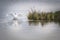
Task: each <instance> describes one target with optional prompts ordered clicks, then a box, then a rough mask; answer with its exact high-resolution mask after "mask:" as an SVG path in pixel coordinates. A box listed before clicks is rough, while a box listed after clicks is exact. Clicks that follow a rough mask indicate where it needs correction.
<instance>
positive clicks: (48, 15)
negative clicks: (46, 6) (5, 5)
mask: <svg viewBox="0 0 60 40" xmlns="http://www.w3.org/2000/svg"><path fill="white" fill-rule="evenodd" d="M27 17H28V20H33V21H39V20H48V21H49V20H54V21H60V11H55V12H37V11H36V10H34V11H32V12H30V11H29V14H28V16H27Z"/></svg>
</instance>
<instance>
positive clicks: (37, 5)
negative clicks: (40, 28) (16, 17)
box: [0, 0, 60, 18]
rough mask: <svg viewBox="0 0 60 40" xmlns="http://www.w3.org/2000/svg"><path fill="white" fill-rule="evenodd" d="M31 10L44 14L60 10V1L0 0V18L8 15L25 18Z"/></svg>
mask: <svg viewBox="0 0 60 40" xmlns="http://www.w3.org/2000/svg"><path fill="white" fill-rule="evenodd" d="M31 8H32V9H33V10H34V9H36V10H38V11H46V12H48V11H56V10H60V0H0V18H4V17H5V16H6V14H9V13H20V14H21V15H22V17H25V16H26V14H28V11H29V10H30V9H31Z"/></svg>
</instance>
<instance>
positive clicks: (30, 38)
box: [0, 21, 60, 40]
mask: <svg viewBox="0 0 60 40" xmlns="http://www.w3.org/2000/svg"><path fill="white" fill-rule="evenodd" d="M0 40H60V25H59V23H57V22H43V21H40V22H39V21H38V22H34V21H29V22H28V21H20V22H18V21H11V22H6V23H0Z"/></svg>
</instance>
